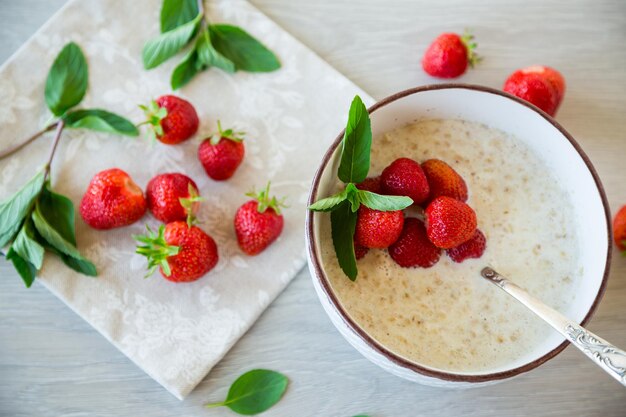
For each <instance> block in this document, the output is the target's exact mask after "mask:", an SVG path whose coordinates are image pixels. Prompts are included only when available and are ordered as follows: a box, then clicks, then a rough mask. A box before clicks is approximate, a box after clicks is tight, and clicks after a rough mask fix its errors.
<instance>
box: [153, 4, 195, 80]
mask: <svg viewBox="0 0 626 417" xmlns="http://www.w3.org/2000/svg"><path fill="white" fill-rule="evenodd" d="M201 19H202V14H198V15H197V16H196V17H195V18H194V19H193V20H191V21H189V22H187V23H185V24H184V25H182V26H179V27H177V28H176V29H172V30H170V31H168V32H165V33H163V34H161V35H159V36H158V37H156V38H154V39H151V40H149V41H148V42H146V44H145V46H144V47H143V52H142V57H143V66H144V68H145V69H151V68H154V67H157V66H158V65H160V64H162V63H163V62H164V61H166V60H167V59H169V58H171V57H172V56H174V55H176V53H177V52H178V51H180V50H181V49H182V48H183V46H185V45H187V43H188V42H189V41H190V40H191V38H192V36H193V35H194V33H195V32H196V29H197V28H198V23H199V22H200V20H201Z"/></svg>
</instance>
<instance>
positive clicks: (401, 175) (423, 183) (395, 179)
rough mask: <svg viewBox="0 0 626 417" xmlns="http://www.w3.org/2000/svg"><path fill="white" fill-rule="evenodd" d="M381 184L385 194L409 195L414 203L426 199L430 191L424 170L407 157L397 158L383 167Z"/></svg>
mask: <svg viewBox="0 0 626 417" xmlns="http://www.w3.org/2000/svg"><path fill="white" fill-rule="evenodd" d="M381 184H382V190H383V192H384V193H385V194H388V195H402V196H407V197H411V199H413V203H414V204H421V203H423V202H424V201H426V199H427V198H428V194H429V192H430V188H429V186H428V180H427V179H426V175H424V170H422V167H421V166H420V164H418V163H417V162H415V161H414V160H412V159H409V158H398V159H396V160H395V161H393V162H392V163H391V164H390V165H389V166H388V167H387V168H385V169H384V170H383V173H382V174H381Z"/></svg>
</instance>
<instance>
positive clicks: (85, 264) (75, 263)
mask: <svg viewBox="0 0 626 417" xmlns="http://www.w3.org/2000/svg"><path fill="white" fill-rule="evenodd" d="M45 247H46V249H47V250H48V251H50V252H52V253H53V254H55V255H56V256H58V257H59V258H61V261H63V263H64V264H65V265H67V266H68V267H70V268H72V269H73V270H74V271H76V272H79V273H81V274H83V275H88V276H90V277H95V276H97V275H98V271H97V269H96V266H95V265H94V264H93V263H92V262H91V261H89V260H88V259H85V258H83V257H82V256H80V257H77V258H74V257H72V256H69V255H66V254H64V253H63V252H60V251H59V250H57V249H55V248H54V247H52V246H50V245H49V244H47V242H46V243H45Z"/></svg>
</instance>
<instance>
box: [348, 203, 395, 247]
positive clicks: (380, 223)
mask: <svg viewBox="0 0 626 417" xmlns="http://www.w3.org/2000/svg"><path fill="white" fill-rule="evenodd" d="M403 225H404V214H403V213H402V210H396V211H378V210H372V209H371V208H368V207H366V206H365V205H361V207H359V211H358V217H357V221H356V229H355V231H354V239H355V241H356V243H357V244H358V245H360V246H365V247H366V248H371V249H374V248H377V249H384V248H387V247H389V245H391V244H392V243H393V242H395V241H396V240H398V237H399V236H400V233H402V226H403Z"/></svg>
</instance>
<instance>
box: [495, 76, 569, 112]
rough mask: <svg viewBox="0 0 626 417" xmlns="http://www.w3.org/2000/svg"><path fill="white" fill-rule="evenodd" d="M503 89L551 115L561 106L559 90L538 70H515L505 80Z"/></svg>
mask: <svg viewBox="0 0 626 417" xmlns="http://www.w3.org/2000/svg"><path fill="white" fill-rule="evenodd" d="M503 90H504V91H506V92H507V93H511V94H513V95H514V96H517V97H519V98H521V99H524V100H526V101H528V102H529V103H531V104H534V105H535V106H537V107H539V108H540V109H541V110H543V111H545V112H546V113H548V114H549V115H550V116H554V115H555V114H556V109H557V108H558V106H559V101H558V92H557V90H556V89H555V88H554V87H553V86H552V84H551V83H550V82H549V81H548V80H547V79H546V78H544V77H543V76H542V75H540V74H537V73H536V72H524V71H523V70H518V71H515V72H514V73H513V74H511V75H510V76H509V78H507V79H506V81H505V82H504V87H503Z"/></svg>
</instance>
